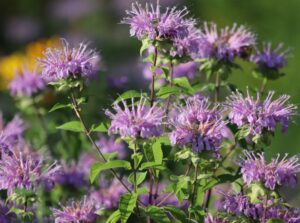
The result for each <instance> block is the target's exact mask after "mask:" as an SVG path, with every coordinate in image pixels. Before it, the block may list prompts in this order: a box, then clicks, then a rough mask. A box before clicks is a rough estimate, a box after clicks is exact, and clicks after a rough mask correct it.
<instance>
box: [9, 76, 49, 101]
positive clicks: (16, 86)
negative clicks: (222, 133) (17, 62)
mask: <svg viewBox="0 0 300 223" xmlns="http://www.w3.org/2000/svg"><path fill="white" fill-rule="evenodd" d="M45 87H46V85H45V82H44V80H43V79H42V77H41V75H39V74H38V73H36V72H35V71H33V72H30V71H29V70H23V72H22V73H20V74H18V75H16V76H15V77H14V79H13V80H12V81H11V82H10V85H9V90H10V94H11V95H13V96H27V97H31V96H32V95H34V94H35V93H37V92H39V91H41V90H43V89H45Z"/></svg>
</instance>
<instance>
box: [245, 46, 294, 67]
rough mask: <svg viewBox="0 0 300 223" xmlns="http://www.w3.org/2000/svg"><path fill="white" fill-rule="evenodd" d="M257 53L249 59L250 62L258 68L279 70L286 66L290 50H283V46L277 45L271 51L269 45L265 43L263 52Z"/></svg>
mask: <svg viewBox="0 0 300 223" xmlns="http://www.w3.org/2000/svg"><path fill="white" fill-rule="evenodd" d="M256 51H257V52H256V53H255V54H254V55H252V56H251V57H250V61H252V62H254V63H256V64H257V65H258V66H259V67H260V68H268V69H274V70H279V69H281V68H283V67H285V66H286V65H287V57H288V56H289V54H290V49H286V50H283V44H282V43H281V44H279V45H278V46H277V47H276V48H275V49H272V46H271V43H265V44H264V46H263V50H262V51H260V50H256Z"/></svg>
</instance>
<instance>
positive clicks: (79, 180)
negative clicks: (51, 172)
mask: <svg viewBox="0 0 300 223" xmlns="http://www.w3.org/2000/svg"><path fill="white" fill-rule="evenodd" d="M55 181H56V183H58V184H61V185H68V186H73V187H75V188H81V187H83V186H86V185H87V180H86V173H85V168H82V165H78V164H77V163H75V162H72V163H69V164H67V163H65V162H62V170H61V174H60V175H58V176H57V177H56V179H55Z"/></svg>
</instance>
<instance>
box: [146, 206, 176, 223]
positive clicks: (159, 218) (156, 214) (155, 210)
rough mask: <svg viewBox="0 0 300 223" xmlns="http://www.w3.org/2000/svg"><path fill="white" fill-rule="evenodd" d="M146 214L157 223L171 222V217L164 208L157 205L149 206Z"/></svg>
mask: <svg viewBox="0 0 300 223" xmlns="http://www.w3.org/2000/svg"><path fill="white" fill-rule="evenodd" d="M146 215H147V216H149V217H150V218H151V219H152V220H154V222H157V223H171V221H170V220H169V218H168V217H167V216H166V214H165V213H164V210H163V209H161V208H159V207H156V206H149V207H147V208H146Z"/></svg>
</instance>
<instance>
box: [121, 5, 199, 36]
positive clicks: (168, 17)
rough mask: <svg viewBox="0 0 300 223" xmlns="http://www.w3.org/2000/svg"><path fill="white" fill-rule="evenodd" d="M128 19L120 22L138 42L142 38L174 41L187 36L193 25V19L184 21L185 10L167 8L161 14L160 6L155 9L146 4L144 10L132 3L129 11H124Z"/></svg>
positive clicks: (186, 11)
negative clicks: (126, 25)
mask: <svg viewBox="0 0 300 223" xmlns="http://www.w3.org/2000/svg"><path fill="white" fill-rule="evenodd" d="M126 13H127V15H128V17H126V18H124V19H123V20H122V23H123V24H128V25H130V35H131V36H136V37H137V38H138V39H139V40H141V39H143V38H149V39H151V40H155V39H166V38H167V39H168V38H170V39H174V38H176V37H179V38H182V37H185V36H187V34H188V29H189V27H191V26H194V25H195V21H194V20H193V19H185V18H184V17H185V16H186V15H187V14H188V10H187V9H186V8H184V9H182V10H177V9H176V7H173V8H167V9H166V10H165V12H163V13H162V12H161V10H160V5H159V4H157V6H156V8H155V7H154V6H153V5H152V4H151V5H148V4H146V6H145V8H143V7H142V5H141V4H139V3H133V4H132V9H131V11H126Z"/></svg>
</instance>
